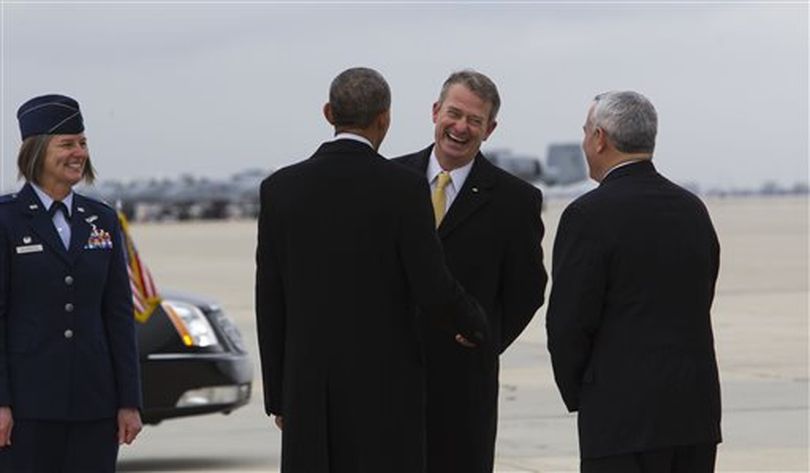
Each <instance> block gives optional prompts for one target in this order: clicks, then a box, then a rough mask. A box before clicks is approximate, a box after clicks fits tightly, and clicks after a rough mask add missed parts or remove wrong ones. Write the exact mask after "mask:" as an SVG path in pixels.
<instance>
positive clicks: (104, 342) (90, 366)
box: [0, 184, 141, 421]
mask: <svg viewBox="0 0 810 473" xmlns="http://www.w3.org/2000/svg"><path fill="white" fill-rule="evenodd" d="M94 228H95V229H96V230H97V232H96V235H99V234H100V232H102V231H103V232H106V233H107V234H109V238H108V239H107V241H109V242H110V243H111V247H110V245H89V244H88V243H89V242H90V239H91V237H92V236H93V235H92V233H93V229H94ZM71 233H72V236H71V244H70V249H68V250H66V249H65V247H64V245H63V244H62V240H60V239H59V236H58V235H57V233H56V229H55V228H54V225H53V221H52V219H51V217H50V215H48V213H47V212H46V210H45V209H44V207H43V205H42V203H41V202H40V201H39V198H38V197H37V196H36V193H35V192H34V190H33V188H32V187H31V186H30V185H29V184H26V185H25V186H24V187H23V188H22V189H21V190H20V192H19V193H17V194H13V195H6V196H3V197H0V405H3V406H11V409H12V414H13V415H14V417H15V418H18V419H39V420H59V421H83V420H92V419H101V418H110V417H115V416H116V413H117V410H118V409H119V408H121V407H136V408H140V407H141V387H140V376H139V372H138V370H139V365H138V354H137V347H136V344H135V327H134V319H133V310H132V294H131V292H130V286H129V278H128V276H127V268H126V260H125V257H124V251H125V250H124V247H123V244H122V238H121V230H120V227H119V223H118V218H117V216H116V213H115V211H114V210H113V209H112V208H110V207H108V206H106V205H104V204H102V203H100V202H98V201H95V200H92V199H89V198H87V197H83V196H81V195H79V194H76V193H74V198H73V209H72V219H71Z"/></svg>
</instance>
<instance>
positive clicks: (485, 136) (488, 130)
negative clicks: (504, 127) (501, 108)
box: [482, 120, 498, 141]
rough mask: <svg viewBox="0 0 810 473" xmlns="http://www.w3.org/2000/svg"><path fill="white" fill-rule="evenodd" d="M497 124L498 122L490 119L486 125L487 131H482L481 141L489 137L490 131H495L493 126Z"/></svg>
mask: <svg viewBox="0 0 810 473" xmlns="http://www.w3.org/2000/svg"><path fill="white" fill-rule="evenodd" d="M497 126H498V122H497V121H495V120H492V122H490V124H489V125H487V132H486V133H484V138H483V140H482V141H486V140H487V138H489V135H491V134H492V132H493V131H495V127H497Z"/></svg>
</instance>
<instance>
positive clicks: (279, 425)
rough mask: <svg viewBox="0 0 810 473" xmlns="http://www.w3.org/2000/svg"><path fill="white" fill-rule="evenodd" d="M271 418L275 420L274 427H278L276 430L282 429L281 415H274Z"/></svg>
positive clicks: (282, 419) (282, 420)
mask: <svg viewBox="0 0 810 473" xmlns="http://www.w3.org/2000/svg"><path fill="white" fill-rule="evenodd" d="M273 420H274V421H275V423H276V427H278V430H284V418H283V417H281V416H276V417H275V419H273Z"/></svg>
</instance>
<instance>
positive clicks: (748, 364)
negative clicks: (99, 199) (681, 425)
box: [119, 198, 810, 473]
mask: <svg viewBox="0 0 810 473" xmlns="http://www.w3.org/2000/svg"><path fill="white" fill-rule="evenodd" d="M565 204H566V202H562V201H558V202H551V203H550V204H549V205H548V209H547V210H546V212H545V214H544V222H545V223H546V226H547V234H546V238H545V240H544V247H545V248H546V258H545V262H546V265H547V266H550V262H551V261H550V248H551V244H552V241H553V237H554V235H555V231H556V225H557V220H558V218H559V215H560V212H561V211H562V208H563V207H564V205H565ZM708 206H709V210H710V212H711V214H712V218H713V220H714V222H715V226H716V228H717V231H718V234H719V236H720V240H721V248H722V249H721V272H720V280H719V284H718V289H717V296H716V299H715V304H714V310H713V318H714V327H715V338H716V345H717V352H718V358H719V363H720V375H721V380H722V390H723V403H724V405H723V407H724V409H723V411H724V414H723V415H724V417H723V433H724V439H725V441H724V442H723V444H721V446H720V449H719V454H718V468H717V470H718V471H723V472H743V471H745V472H786V471H802V472H807V471H808V470H809V469H810V468H808V466H809V465H808V407H807V406H808V201H807V199H806V198H748V199H724V200H710V201H708ZM133 233H134V235H135V241H136V243H137V244H138V247H139V249H140V251H141V256H142V258H143V259H144V260H145V261H146V263H147V264H149V265H150V267H151V269H152V272H153V273H154V276H155V279H156V282H157V284H158V285H159V287H163V288H172V289H177V290H182V291H184V292H193V293H197V294H203V295H206V296H209V297H212V298H214V299H216V300H218V301H219V302H220V303H221V304H222V306H223V307H224V308H225V310H226V311H227V312H228V313H229V314H230V315H231V317H233V318H234V319H235V320H236V322H237V324H238V325H239V326H240V327H241V329H242V331H243V334H244V335H245V336H246V337H247V339H248V341H249V343H250V345H249V346H250V347H251V348H252V349H253V351H254V352H255V351H256V341H255V337H256V333H255V329H254V325H253V292H252V291H253V274H254V273H253V271H254V266H253V253H254V251H255V238H256V235H255V222H245V221H241V222H217V223H182V224H181V223H177V224H175V223H169V224H134V225H133ZM544 316H545V307H543V308H541V309H540V311H539V312H538V313H537V316H536V317H535V319H534V320H533V322H532V323H531V325H530V326H529V328H528V329H527V331H526V332H525V333H524V334H523V336H521V338H520V339H519V340H518V341H517V342H516V344H515V345H514V346H513V347H512V348H511V349H510V350H509V351H508V352H507V353H506V354H505V355H504V356H503V358H502V372H501V405H500V406H501V407H500V410H501V414H500V423H499V438H498V451H497V471H498V472H499V473H507V472H513V473H517V472H543V473H548V472H558V471H559V472H563V471H566V472H568V471H577V468H578V460H577V443H576V423H575V417H574V416H573V415H569V414H567V413H566V412H565V409H564V406H563V404H562V402H561V401H560V398H559V396H558V394H557V391H556V388H555V386H554V383H553V379H552V375H551V368H550V364H549V357H548V354H547V352H546V350H545V333H544V325H543V324H544ZM254 358H255V354H254ZM257 368H258V366H257ZM256 372H257V373H258V369H257V370H256ZM257 382H258V379H257ZM261 397H262V396H261V392H260V387H259V386H258V384H257V385H256V386H254V391H253V400H252V401H251V403H250V404H249V405H248V406H246V407H245V408H243V409H240V410H238V411H236V412H234V413H233V414H231V415H230V416H222V415H209V416H202V417H196V418H188V419H180V420H170V421H166V422H164V423H163V424H161V425H159V426H156V427H147V428H146V429H145V430H144V432H143V433H142V434H141V436H140V438H139V439H138V441H137V443H136V444H135V445H134V446H130V447H125V448H123V449H122V451H121V455H120V462H119V471H123V472H206V473H211V472H274V471H276V470H277V468H278V459H279V447H280V435H279V433H278V431H277V430H276V429H275V427H274V426H273V424H272V422H271V420H270V419H268V418H267V417H265V415H264V412H263V409H262V406H261V402H260V399H261ZM380 473H385V472H380Z"/></svg>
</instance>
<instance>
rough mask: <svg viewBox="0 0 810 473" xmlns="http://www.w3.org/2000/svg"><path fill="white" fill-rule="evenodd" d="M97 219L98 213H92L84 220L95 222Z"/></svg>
mask: <svg viewBox="0 0 810 473" xmlns="http://www.w3.org/2000/svg"><path fill="white" fill-rule="evenodd" d="M96 220H98V215H91V216H89V217H87V218H86V219H84V221H85V222H87V223H93V222H95V221H96Z"/></svg>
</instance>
